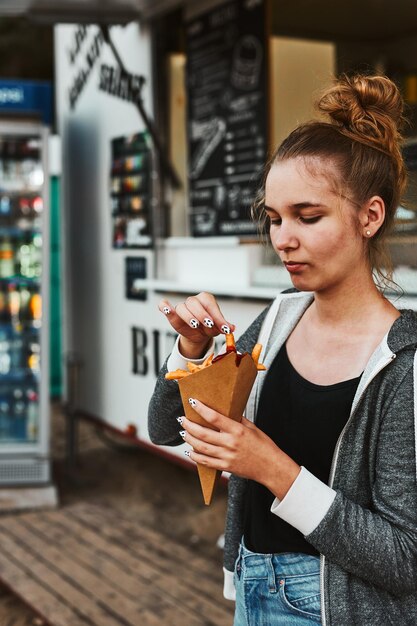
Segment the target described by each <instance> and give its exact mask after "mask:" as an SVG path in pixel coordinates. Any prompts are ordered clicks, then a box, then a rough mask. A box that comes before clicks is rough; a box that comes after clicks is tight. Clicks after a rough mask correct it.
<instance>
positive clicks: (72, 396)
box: [65, 352, 81, 474]
mask: <svg viewBox="0 0 417 626" xmlns="http://www.w3.org/2000/svg"><path fill="white" fill-rule="evenodd" d="M66 367H67V402H66V405H65V416H66V419H67V424H66V434H67V436H66V466H67V470H68V472H69V473H71V474H72V473H73V472H74V471H75V467H76V463H77V457H78V414H77V410H78V381H79V371H80V367H81V359H80V357H79V356H78V355H77V354H76V353H75V352H70V353H69V354H67V357H66Z"/></svg>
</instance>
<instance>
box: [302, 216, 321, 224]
mask: <svg viewBox="0 0 417 626" xmlns="http://www.w3.org/2000/svg"><path fill="white" fill-rule="evenodd" d="M319 219H321V215H316V216H315V217H301V216H300V217H299V220H300V222H302V223H303V224H315V223H316V222H318V221H319Z"/></svg>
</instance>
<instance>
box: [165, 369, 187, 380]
mask: <svg viewBox="0 0 417 626" xmlns="http://www.w3.org/2000/svg"><path fill="white" fill-rule="evenodd" d="M190 375H191V372H186V371H185V370H174V371H173V372H168V373H167V374H165V378H166V380H178V379H179V378H185V377H186V376H190Z"/></svg>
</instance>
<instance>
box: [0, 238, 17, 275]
mask: <svg viewBox="0 0 417 626" xmlns="http://www.w3.org/2000/svg"><path fill="white" fill-rule="evenodd" d="M12 276H14V250H13V244H12V242H11V240H10V239H9V238H8V237H6V238H4V239H3V240H2V241H0V278H11V277H12Z"/></svg>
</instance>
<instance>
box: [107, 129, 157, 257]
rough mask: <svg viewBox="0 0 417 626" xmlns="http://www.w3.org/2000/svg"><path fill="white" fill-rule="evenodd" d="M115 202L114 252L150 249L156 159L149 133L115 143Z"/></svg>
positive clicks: (112, 172)
mask: <svg viewBox="0 0 417 626" xmlns="http://www.w3.org/2000/svg"><path fill="white" fill-rule="evenodd" d="M111 148H112V164H111V202H112V217H113V247H114V248H149V247H151V245H152V234H151V233H152V229H151V223H150V220H151V211H150V199H151V174H152V159H151V151H150V147H149V137H148V135H147V133H145V132H144V133H137V134H136V135H130V136H128V137H117V138H116V139H113V140H112V142H111Z"/></svg>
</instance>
